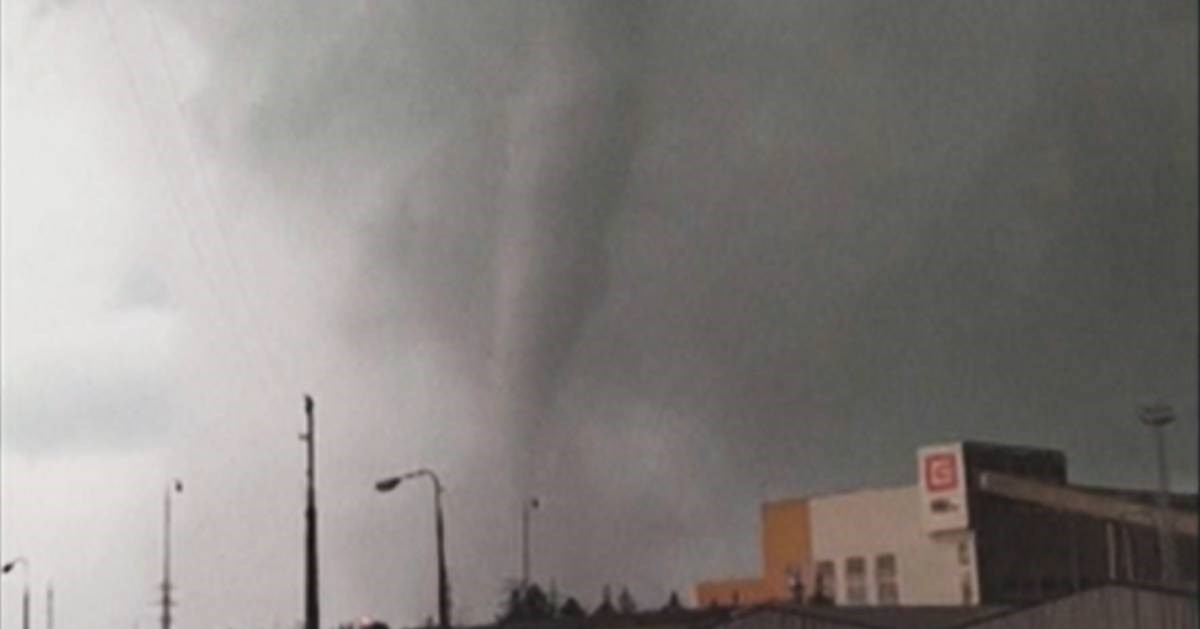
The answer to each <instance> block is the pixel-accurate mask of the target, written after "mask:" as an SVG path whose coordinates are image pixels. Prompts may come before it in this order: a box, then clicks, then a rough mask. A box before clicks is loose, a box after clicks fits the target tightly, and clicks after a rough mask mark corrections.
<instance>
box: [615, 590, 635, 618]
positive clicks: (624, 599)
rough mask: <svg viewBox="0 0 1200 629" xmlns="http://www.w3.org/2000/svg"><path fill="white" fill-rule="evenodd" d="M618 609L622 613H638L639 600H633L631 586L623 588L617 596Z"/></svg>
mask: <svg viewBox="0 0 1200 629" xmlns="http://www.w3.org/2000/svg"><path fill="white" fill-rule="evenodd" d="M617 609H618V610H620V612H621V613H622V614H636V613H637V601H635V600H633V595H631V594H630V593H629V588H625V587H623V588H621V593H620V594H619V595H618V596H617Z"/></svg>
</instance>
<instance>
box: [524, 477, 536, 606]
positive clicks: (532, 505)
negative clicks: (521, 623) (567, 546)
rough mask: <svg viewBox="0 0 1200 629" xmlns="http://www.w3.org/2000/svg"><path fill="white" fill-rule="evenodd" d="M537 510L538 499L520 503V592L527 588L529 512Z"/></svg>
mask: <svg viewBox="0 0 1200 629" xmlns="http://www.w3.org/2000/svg"><path fill="white" fill-rule="evenodd" d="M537 508H538V499H537V498H529V499H527V500H525V501H524V502H523V503H521V591H522V592H524V591H525V590H527V589H528V588H529V577H530V575H529V519H530V512H531V511H533V510H534V509H537Z"/></svg>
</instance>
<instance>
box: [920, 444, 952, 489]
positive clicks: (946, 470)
mask: <svg viewBox="0 0 1200 629" xmlns="http://www.w3.org/2000/svg"><path fill="white" fill-rule="evenodd" d="M957 488H958V457H956V456H954V453H952V452H944V453H938V454H931V455H929V456H927V457H925V489H927V490H929V491H931V492H939V491H949V490H953V489H957Z"/></svg>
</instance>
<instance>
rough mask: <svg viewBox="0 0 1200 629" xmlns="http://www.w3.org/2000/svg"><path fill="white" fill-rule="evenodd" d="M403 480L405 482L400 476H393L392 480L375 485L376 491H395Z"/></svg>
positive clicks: (387, 479) (386, 479) (384, 480)
mask: <svg viewBox="0 0 1200 629" xmlns="http://www.w3.org/2000/svg"><path fill="white" fill-rule="evenodd" d="M401 480H403V479H402V478H400V477H399V476H393V477H392V478H385V479H383V480H381V481H379V482H378V483H375V490H376V491H379V492H385V491H391V490H393V489H395V488H396V486H397V485H399V484H400V481H401Z"/></svg>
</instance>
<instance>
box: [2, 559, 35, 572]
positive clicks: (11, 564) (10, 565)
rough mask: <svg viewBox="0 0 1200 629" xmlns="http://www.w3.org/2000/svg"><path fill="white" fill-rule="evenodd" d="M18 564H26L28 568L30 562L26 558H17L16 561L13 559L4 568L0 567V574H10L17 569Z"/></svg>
mask: <svg viewBox="0 0 1200 629" xmlns="http://www.w3.org/2000/svg"><path fill="white" fill-rule="evenodd" d="M17 564H25V565H26V566H28V565H29V560H28V559H26V558H24V557H17V558H16V559H13V560H12V561H10V562H8V563H6V564H4V566H3V567H0V574H8V573H10V572H12V571H13V568H16V567H17Z"/></svg>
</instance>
